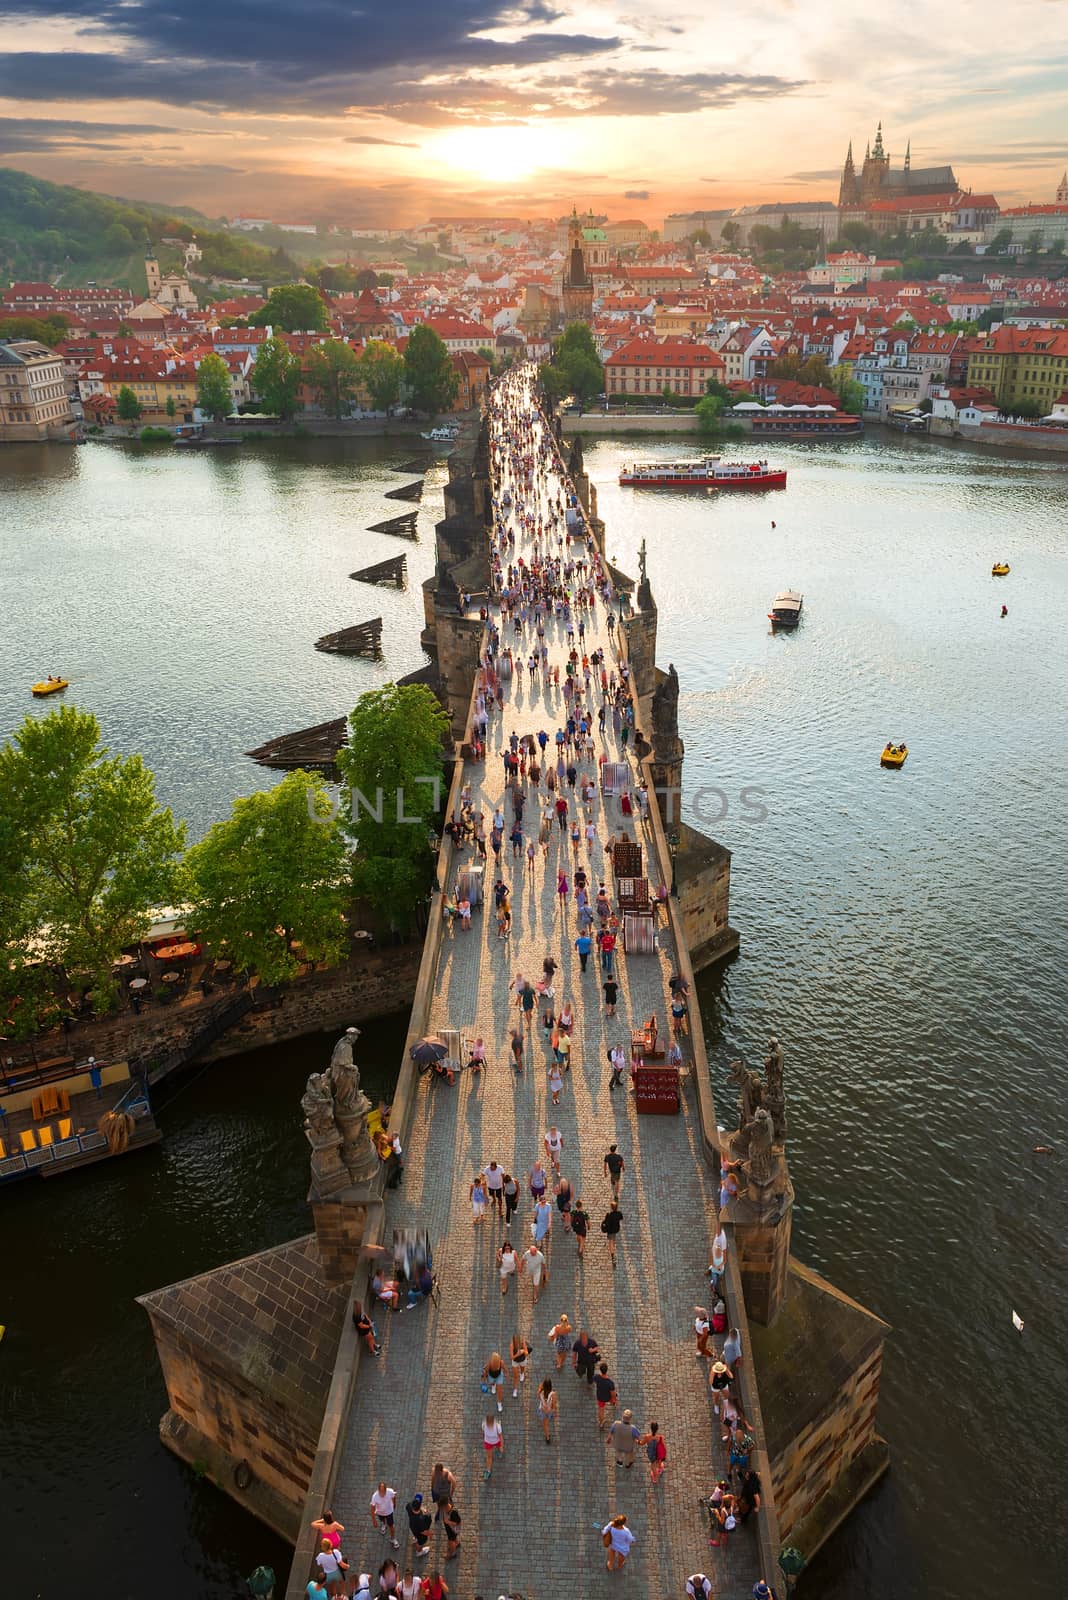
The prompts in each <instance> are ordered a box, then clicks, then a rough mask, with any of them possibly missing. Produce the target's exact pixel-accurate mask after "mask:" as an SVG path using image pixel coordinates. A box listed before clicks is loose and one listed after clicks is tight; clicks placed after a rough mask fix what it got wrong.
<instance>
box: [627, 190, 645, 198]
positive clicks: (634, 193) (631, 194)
mask: <svg viewBox="0 0 1068 1600" xmlns="http://www.w3.org/2000/svg"><path fill="white" fill-rule="evenodd" d="M623 198H624V200H648V198H649V191H648V189H624V190H623Z"/></svg>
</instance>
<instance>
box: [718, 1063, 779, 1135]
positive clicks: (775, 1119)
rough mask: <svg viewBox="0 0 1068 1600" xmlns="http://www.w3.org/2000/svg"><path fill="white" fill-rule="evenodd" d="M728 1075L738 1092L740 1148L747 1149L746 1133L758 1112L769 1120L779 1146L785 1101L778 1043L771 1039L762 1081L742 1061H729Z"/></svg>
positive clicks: (757, 1074)
mask: <svg viewBox="0 0 1068 1600" xmlns="http://www.w3.org/2000/svg"><path fill="white" fill-rule="evenodd" d="M728 1074H729V1076H730V1080H731V1082H732V1083H734V1084H736V1085H737V1087H738V1090H739V1095H738V1127H739V1134H738V1144H739V1146H740V1147H742V1148H745V1146H746V1145H747V1143H748V1137H747V1135H746V1129H747V1128H749V1127H751V1126H752V1122H753V1118H754V1117H755V1116H756V1113H757V1111H759V1110H761V1109H763V1110H764V1111H765V1112H766V1113H767V1114H768V1116H769V1117H770V1119H771V1128H772V1134H773V1138H774V1142H775V1144H776V1145H782V1144H783V1143H784V1141H785V1139H786V1099H785V1094H784V1090H783V1051H782V1045H781V1044H780V1043H779V1041H778V1039H772V1040H771V1041H770V1042H769V1044H768V1054H767V1055H766V1056H765V1058H764V1077H763V1078H761V1076H760V1074H759V1073H757V1072H753V1071H752V1070H751V1068H749V1067H747V1066H746V1065H745V1063H744V1062H742V1061H732V1062H731V1064H730V1066H729V1068H728Z"/></svg>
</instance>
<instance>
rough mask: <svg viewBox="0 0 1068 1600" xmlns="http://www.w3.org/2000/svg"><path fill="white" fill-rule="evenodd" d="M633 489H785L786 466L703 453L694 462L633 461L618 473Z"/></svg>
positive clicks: (624, 482) (621, 479) (622, 481)
mask: <svg viewBox="0 0 1068 1600" xmlns="http://www.w3.org/2000/svg"><path fill="white" fill-rule="evenodd" d="M619 481H620V483H621V484H626V485H629V486H630V487H631V488H634V489H645V488H652V489H655V488H675V489H785V488H786V468H785V467H771V466H769V465H768V463H767V462H766V461H721V460H720V458H719V456H703V457H700V458H699V459H698V460H696V461H635V462H634V463H633V465H632V466H625V467H624V468H623V469H622V471H621V472H620V474H619Z"/></svg>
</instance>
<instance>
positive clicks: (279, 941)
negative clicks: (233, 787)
mask: <svg viewBox="0 0 1068 1600" xmlns="http://www.w3.org/2000/svg"><path fill="white" fill-rule="evenodd" d="M186 870H187V874H188V885H189V897H190V898H191V900H192V902H193V906H194V912H193V920H194V922H195V926H196V928H197V930H198V932H200V933H201V934H203V936H204V937H205V938H206V939H207V940H208V942H209V943H210V944H212V945H213V946H214V947H216V948H218V947H219V945H220V944H221V943H222V941H223V940H225V941H226V950H227V954H228V956H230V957H231V958H232V959H233V961H234V965H235V966H236V967H237V969H238V970H239V971H241V972H251V971H255V972H258V973H259V975H260V977H261V978H262V979H263V981H264V982H265V983H283V982H285V980H286V979H287V978H293V977H295V976H296V974H297V971H298V969H299V966H300V962H299V960H298V959H297V957H296V956H294V954H293V952H292V950H291V949H290V942H291V941H293V940H299V942H300V944H301V945H302V946H303V950H304V957H305V958H306V959H307V960H310V961H322V962H327V963H329V964H330V965H336V964H337V963H338V962H339V961H341V960H343V959H344V956H345V953H346V951H347V949H348V934H347V929H346V925H345V920H344V913H345V909H346V906H347V904H348V898H349V883H348V876H349V860H348V849H347V846H346V843H345V837H344V834H343V833H342V830H341V826H340V824H339V822H338V820H337V815H336V812H335V810H334V808H333V807H332V804H331V800H330V796H329V795H328V794H327V791H326V787H325V785H324V784H323V782H322V780H321V779H320V778H317V777H315V776H314V775H313V774H312V773H309V772H301V771H297V772H290V773H287V775H286V776H285V777H284V778H283V779H282V782H281V783H280V784H278V786H277V787H276V788H274V789H265V790H261V791H259V792H258V793H256V794H252V795H247V796H244V797H243V798H241V799H238V800H235V801H234V804H233V810H232V812H231V814H230V816H229V817H228V818H226V820H225V821H223V822H217V823H215V825H214V827H212V828H210V829H209V830H208V832H207V834H206V835H205V837H204V838H203V839H202V840H201V841H200V843H199V844H195V845H194V846H193V847H192V849H191V850H190V851H189V852H188V854H187V856H186Z"/></svg>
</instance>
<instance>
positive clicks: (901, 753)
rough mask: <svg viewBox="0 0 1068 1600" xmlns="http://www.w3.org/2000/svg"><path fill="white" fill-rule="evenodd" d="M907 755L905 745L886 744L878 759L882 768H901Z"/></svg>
mask: <svg viewBox="0 0 1068 1600" xmlns="http://www.w3.org/2000/svg"><path fill="white" fill-rule="evenodd" d="M908 753H909V747H908V745H907V744H888V745H887V746H886V749H885V750H884V751H883V753H882V755H881V756H880V758H879V759H880V761H881V762H882V765H883V766H884V767H903V766H904V765H905V758H906V757H907V755H908Z"/></svg>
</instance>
